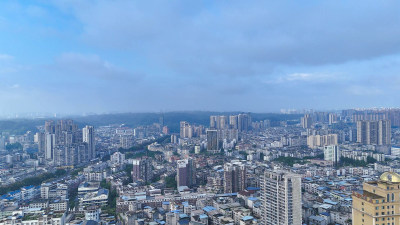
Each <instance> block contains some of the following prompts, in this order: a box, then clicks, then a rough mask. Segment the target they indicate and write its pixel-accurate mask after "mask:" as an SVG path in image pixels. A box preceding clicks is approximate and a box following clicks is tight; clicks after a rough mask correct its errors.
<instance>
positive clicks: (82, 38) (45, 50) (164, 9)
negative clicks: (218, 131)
mask: <svg viewBox="0 0 400 225" xmlns="http://www.w3.org/2000/svg"><path fill="white" fill-rule="evenodd" d="M399 11H400V2H399V1H379V2H378V1H368V0H367V1H256V0H254V1H235V0H233V1H207V0H206V1H178V0H172V1H161V0H160V1H151V0H149V1H132V0H129V1H128V0H114V1H111V0H108V1H105V0H104V1H102V0H99V1H95V0H85V1H82V0H41V1H16V0H3V1H0V114H2V113H3V114H4V113H24V112H52V113H53V112H58V113H63V114H68V113H83V112H86V113H88V112H95V113H104V112H144V111H156V112H158V111H175V110H217V111H231V110H238V111H253V112H272V111H278V110H279V109H282V108H284V109H292V108H296V109H302V108H313V109H342V108H353V107H399V106H400V104H399V102H398V101H396V100H397V98H398V97H399V91H400V76H399V72H400V69H399V68H400V67H399V66H400V13H398V12H399Z"/></svg>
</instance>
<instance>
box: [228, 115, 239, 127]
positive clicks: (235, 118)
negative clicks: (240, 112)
mask: <svg viewBox="0 0 400 225" xmlns="http://www.w3.org/2000/svg"><path fill="white" fill-rule="evenodd" d="M229 127H230V128H231V129H238V116H237V115H233V116H229Z"/></svg>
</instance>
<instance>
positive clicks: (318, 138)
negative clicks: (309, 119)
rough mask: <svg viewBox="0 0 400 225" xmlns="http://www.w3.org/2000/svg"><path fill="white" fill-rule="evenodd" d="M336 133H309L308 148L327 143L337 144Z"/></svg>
mask: <svg viewBox="0 0 400 225" xmlns="http://www.w3.org/2000/svg"><path fill="white" fill-rule="evenodd" d="M337 144H338V135H337V134H327V135H310V136H308V137H307V146H308V147H310V148H317V147H323V146H327V145H337Z"/></svg>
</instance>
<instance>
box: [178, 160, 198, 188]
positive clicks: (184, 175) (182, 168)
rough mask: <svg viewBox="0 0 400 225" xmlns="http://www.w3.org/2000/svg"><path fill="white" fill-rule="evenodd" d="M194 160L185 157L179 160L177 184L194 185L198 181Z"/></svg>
mask: <svg viewBox="0 0 400 225" xmlns="http://www.w3.org/2000/svg"><path fill="white" fill-rule="evenodd" d="M195 181H196V178H195V172H194V166H193V160H192V159H183V160H178V161H177V185H178V187H179V186H187V187H192V186H193V185H194V184H195V183H196V182H195Z"/></svg>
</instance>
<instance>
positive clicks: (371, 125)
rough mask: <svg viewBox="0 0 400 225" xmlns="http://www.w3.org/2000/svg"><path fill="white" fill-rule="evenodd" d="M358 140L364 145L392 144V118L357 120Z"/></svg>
mask: <svg viewBox="0 0 400 225" xmlns="http://www.w3.org/2000/svg"><path fill="white" fill-rule="evenodd" d="M357 142H358V143H361V144H363V145H390V144H391V123H390V120H379V121H367V120H359V121H357Z"/></svg>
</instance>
